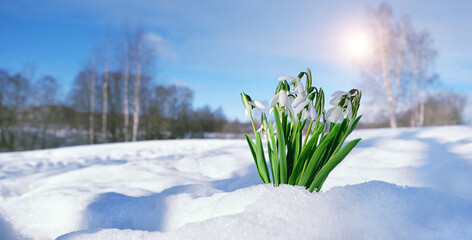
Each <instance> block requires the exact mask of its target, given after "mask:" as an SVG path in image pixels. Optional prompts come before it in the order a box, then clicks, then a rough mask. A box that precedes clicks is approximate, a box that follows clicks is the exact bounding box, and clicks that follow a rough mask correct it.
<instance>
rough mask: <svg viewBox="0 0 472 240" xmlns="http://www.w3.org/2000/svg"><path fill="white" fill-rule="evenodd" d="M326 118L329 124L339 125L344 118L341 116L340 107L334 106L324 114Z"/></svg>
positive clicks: (341, 110)
mask: <svg viewBox="0 0 472 240" xmlns="http://www.w3.org/2000/svg"><path fill="white" fill-rule="evenodd" d="M326 118H327V119H328V120H329V121H330V122H334V123H340V122H342V121H343V119H344V116H343V109H342V108H341V107H340V106H337V105H336V106H334V107H332V108H331V109H329V110H328V112H327V113H326Z"/></svg>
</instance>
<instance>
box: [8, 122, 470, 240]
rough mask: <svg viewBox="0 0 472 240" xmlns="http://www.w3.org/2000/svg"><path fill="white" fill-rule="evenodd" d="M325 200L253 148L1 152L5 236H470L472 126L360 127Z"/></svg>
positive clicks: (229, 144) (183, 143)
mask: <svg viewBox="0 0 472 240" xmlns="http://www.w3.org/2000/svg"><path fill="white" fill-rule="evenodd" d="M352 135H353V136H352V138H357V137H362V138H363V140H362V141H361V142H360V143H359V145H358V146H357V147H356V148H355V149H354V150H353V152H351V154H350V155H349V156H348V157H347V158H346V159H345V160H344V161H343V162H342V163H341V164H340V165H339V166H338V167H337V168H336V169H335V170H334V171H333V172H332V174H331V175H330V176H329V178H328V180H327V181H326V183H325V185H324V186H323V191H322V192H320V193H309V192H308V191H306V190H305V189H303V188H301V187H293V186H281V187H278V188H275V187H272V186H270V185H263V184H261V181H260V180H259V178H258V175H257V172H256V171H255V166H253V160H252V158H251V155H250V152H249V148H248V147H247V145H246V142H245V141H244V140H172V141H147V142H137V143H119V144H104V145H96V146H78V147H68V148H61V149H53V150H39V151H28V152H13V153H2V154H0V239H2V240H8V239H55V238H59V239H62V240H64V239H69V240H70V239H472V127H466V126H447V127H432V128H422V129H399V130H391V129H376V130H356V131H354V133H353V134H352Z"/></svg>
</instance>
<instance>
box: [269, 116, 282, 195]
mask: <svg viewBox="0 0 472 240" xmlns="http://www.w3.org/2000/svg"><path fill="white" fill-rule="evenodd" d="M269 135H270V141H271V142H272V157H271V159H270V165H271V167H272V175H273V179H274V185H275V186H279V184H280V173H279V155H278V152H277V141H276V140H275V134H274V127H273V126H272V124H270V123H269ZM267 141H268V142H269V140H267Z"/></svg>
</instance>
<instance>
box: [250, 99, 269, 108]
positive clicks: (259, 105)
mask: <svg viewBox="0 0 472 240" xmlns="http://www.w3.org/2000/svg"><path fill="white" fill-rule="evenodd" d="M253 102H254V106H256V108H259V109H262V110H265V109H266V107H265V106H264V104H262V103H261V102H259V101H257V100H254V101H253Z"/></svg>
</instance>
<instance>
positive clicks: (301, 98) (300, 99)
mask: <svg viewBox="0 0 472 240" xmlns="http://www.w3.org/2000/svg"><path fill="white" fill-rule="evenodd" d="M305 100H306V95H305V94H300V95H298V96H297V97H296V98H295V100H293V102H292V104H291V106H292V107H293V108H297V106H298V105H300V103H302V102H304V101H305Z"/></svg>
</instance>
